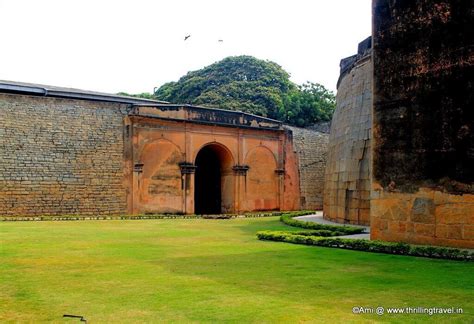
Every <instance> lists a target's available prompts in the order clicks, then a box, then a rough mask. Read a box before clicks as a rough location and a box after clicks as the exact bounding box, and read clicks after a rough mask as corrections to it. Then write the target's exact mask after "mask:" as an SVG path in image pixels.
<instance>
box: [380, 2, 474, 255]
mask: <svg viewBox="0 0 474 324" xmlns="http://www.w3.org/2000/svg"><path fill="white" fill-rule="evenodd" d="M373 18H374V22H373V23H374V28H373V31H374V35H373V37H374V46H373V60H374V106H373V112H374V115H373V118H374V122H373V184H372V190H373V192H372V201H371V220H372V230H371V238H372V239H382V240H387V241H403V242H410V243H417V244H433V245H447V246H457V247H468V248H473V247H474V168H473V166H474V154H473V152H474V109H473V107H474V96H473V94H474V60H473V58H474V47H473V33H472V26H473V25H474V8H473V4H472V1H459V0H436V1H433V0H418V1H390V0H375V1H374V7H373Z"/></svg>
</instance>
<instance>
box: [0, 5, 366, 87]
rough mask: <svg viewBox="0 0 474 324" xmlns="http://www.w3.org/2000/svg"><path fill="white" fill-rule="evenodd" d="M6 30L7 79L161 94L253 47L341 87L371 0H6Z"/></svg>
mask: <svg viewBox="0 0 474 324" xmlns="http://www.w3.org/2000/svg"><path fill="white" fill-rule="evenodd" d="M0 30H1V31H2V33H1V36H0V39H1V42H0V80H11V81H21V82H31V83H40V84H47V85H54V86H64V87H71V88H79V89H84V90H94V91H102V92H108V93H117V92H120V91H124V92H128V93H141V92H153V88H154V87H159V86H161V85H162V84H164V83H166V82H170V81H177V80H178V79H179V78H180V77H181V76H183V75H185V74H186V73H187V72H188V71H193V70H198V69H201V68H203V67H204V66H207V65H210V64H212V63H214V62H217V61H219V60H221V59H223V58H225V57H227V56H235V55H252V56H255V57H257V58H259V59H264V60H270V61H273V62H276V63H278V64H279V65H281V66H282V67H283V68H284V69H285V70H286V71H287V72H289V73H290V75H291V80H292V81H293V82H295V83H298V84H301V83H303V82H306V81H311V82H316V83H320V84H322V85H324V86H325V87H326V88H328V89H330V90H332V91H335V90H336V82H337V78H338V76H339V61H340V60H341V59H342V58H344V57H347V56H350V55H353V54H355V53H356V51H357V45H358V43H359V42H360V41H362V40H363V39H365V38H366V37H368V36H369V35H370V33H371V0H324V1H323V0H284V1H283V0H273V1H270V0H238V1H235V0H220V1H219V0H154V1H153V0H127V1H123V0H110V1H109V0H80V1H79V0H41V1H38V0H0ZM186 35H191V36H190V37H189V38H188V39H187V40H186V41H184V37H185V36H186ZM219 40H222V42H220V41H219Z"/></svg>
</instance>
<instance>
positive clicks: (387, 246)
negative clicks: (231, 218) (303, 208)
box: [257, 231, 474, 261]
mask: <svg viewBox="0 0 474 324" xmlns="http://www.w3.org/2000/svg"><path fill="white" fill-rule="evenodd" d="M297 233H298V232H284V231H262V232H258V233H257V237H258V239H260V240H269V241H280V242H288V243H295V244H305V245H316V246H323V247H335V248H341V249H349V250H358V251H367V252H378V253H387V254H398V255H411V256H419V257H428V258H437V259H451V260H462V261H474V252H469V251H467V250H459V249H454V248H447V247H437V246H418V245H411V244H407V243H395V242H385V241H369V240H361V239H345V238H337V237H336V238H335V237H322V236H306V235H304V234H303V235H302V234H301V233H299V234H297ZM307 233H308V232H306V233H305V234H307Z"/></svg>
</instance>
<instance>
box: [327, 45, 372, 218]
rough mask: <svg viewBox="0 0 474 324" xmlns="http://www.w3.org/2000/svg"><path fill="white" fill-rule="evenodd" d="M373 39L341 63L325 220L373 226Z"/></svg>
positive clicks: (330, 150)
mask: <svg viewBox="0 0 474 324" xmlns="http://www.w3.org/2000/svg"><path fill="white" fill-rule="evenodd" d="M370 47H371V39H370V38H368V39H366V40H365V41H364V42H362V43H360V44H359V51H358V54H357V55H354V56H351V57H348V58H346V59H343V60H342V61H341V75H340V78H339V82H338V91H337V96H336V103H337V106H336V110H335V111H334V114H333V118H332V123H331V131H330V136H329V144H328V153H327V154H328V157H327V164H326V171H325V182H324V209H323V211H324V218H326V219H329V220H332V221H335V222H338V223H350V224H361V225H369V224H370V169H371V167H370V155H371V152H370V137H371V134H370V133H371V123H372V118H371V115H372V112H371V110H372V81H371V80H372V71H373V69H372V61H371V49H370Z"/></svg>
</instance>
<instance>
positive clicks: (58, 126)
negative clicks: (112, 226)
mask: <svg viewBox="0 0 474 324" xmlns="http://www.w3.org/2000/svg"><path fill="white" fill-rule="evenodd" d="M124 114H126V107H125V106H124V105H120V104H109V103H96V102H90V101H84V100H70V99H55V98H43V97H32V96H23V95H8V94H0V215H2V216H9V215H28V216H31V215H73V214H82V215H92V214H93V215H102V214H120V213H125V212H126V210H127V205H126V193H125V187H124V185H123V180H124V176H123V131H122V130H123V115H124Z"/></svg>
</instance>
